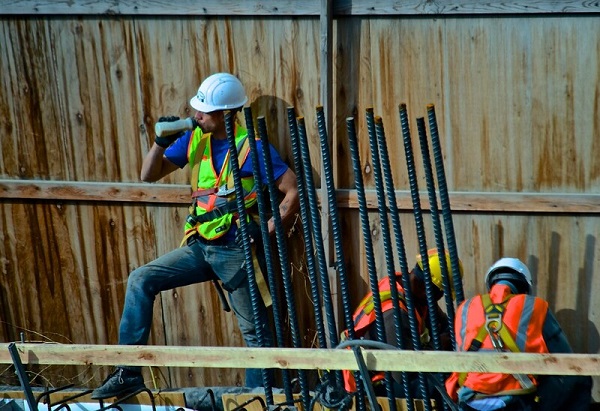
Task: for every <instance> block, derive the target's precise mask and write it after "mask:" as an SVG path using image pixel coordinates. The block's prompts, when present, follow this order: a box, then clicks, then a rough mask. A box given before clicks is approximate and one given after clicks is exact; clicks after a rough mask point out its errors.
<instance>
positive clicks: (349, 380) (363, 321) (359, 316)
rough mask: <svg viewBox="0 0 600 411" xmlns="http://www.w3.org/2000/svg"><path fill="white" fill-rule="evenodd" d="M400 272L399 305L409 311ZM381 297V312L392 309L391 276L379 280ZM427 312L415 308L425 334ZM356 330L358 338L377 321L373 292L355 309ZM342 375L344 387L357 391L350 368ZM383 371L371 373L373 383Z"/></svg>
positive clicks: (420, 327) (398, 283) (381, 376)
mask: <svg viewBox="0 0 600 411" xmlns="http://www.w3.org/2000/svg"><path fill="white" fill-rule="evenodd" d="M400 280H401V279H400V273H396V289H397V290H398V305H399V307H400V309H402V310H404V311H405V312H408V308H407V307H406V302H405V300H404V288H402V285H401V284H400ZM378 288H379V298H380V300H381V313H382V314H383V313H384V312H386V311H389V310H391V309H392V308H393V307H394V303H393V301H392V292H391V288H390V279H389V277H385V278H383V279H381V280H380V281H379V284H378ZM426 315H427V312H426V311H425V312H424V313H423V314H422V315H421V314H420V313H419V312H417V311H416V310H415V316H416V318H417V325H418V327H419V334H420V335H423V334H424V332H425V317H426ZM353 320H354V332H355V337H356V338H361V337H363V336H364V335H365V334H366V333H367V331H368V330H369V328H370V327H371V324H373V323H374V322H375V307H374V303H373V293H371V292H370V293H368V294H367V295H366V296H365V297H364V298H363V299H362V301H361V302H360V304H359V305H358V307H357V309H356V311H354V316H353ZM344 336H345V337H348V331H347V330H346V331H344ZM342 375H343V377H344V387H345V388H346V391H348V392H355V391H356V380H355V379H354V374H353V372H352V371H350V370H342ZM384 375H385V374H384V373H383V372H372V373H371V382H372V383H373V384H376V383H379V382H381V381H382V380H383V379H384V378H385V377H384Z"/></svg>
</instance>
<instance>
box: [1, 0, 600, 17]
mask: <svg viewBox="0 0 600 411" xmlns="http://www.w3.org/2000/svg"><path fill="white" fill-rule="evenodd" d="M320 5H321V2H320V1H319V0H302V1H283V0H262V1H249V0H246V1H243V2H239V1H233V0H221V1H214V0H212V1H210V0H209V1H203V2H202V5H201V6H199V5H198V3H197V2H196V1H194V0H181V1H178V2H177V3H176V4H173V3H170V2H168V1H164V0H126V1H120V2H119V3H117V4H115V3H114V2H111V1H107V0H95V1H82V0H78V1H73V2H66V3H64V2H53V1H32V0H6V1H5V2H4V3H3V8H2V9H0V15H1V14H17V15H21V14H32V15H61V14H82V15H106V16H115V15H136V16H148V15H149V16H152V15H170V16H223V15H225V16H230V15H233V16H294V15H298V16H305V15H317V16H318V15H319V13H320V12H321V9H320ZM332 9H333V12H334V13H335V14H336V15H371V16H376V15H387V16H389V15H421V14H424V15H436V14H441V15H457V14H466V15H471V14H550V13H598V12H599V11H600V10H599V7H598V4H597V3H596V2H593V1H581V0H580V1H571V0H568V1H548V0H536V1H502V2H501V1H486V2H481V1H473V0H454V1H448V2H446V1H440V0H438V1H424V0H410V1H398V0H375V1H370V2H357V1H351V0H336V1H332Z"/></svg>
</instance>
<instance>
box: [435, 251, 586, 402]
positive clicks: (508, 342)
mask: <svg viewBox="0 0 600 411" xmlns="http://www.w3.org/2000/svg"><path fill="white" fill-rule="evenodd" d="M485 283H486V286H487V289H488V292H489V293H488V294H482V295H478V296H475V297H473V298H471V299H469V300H466V301H464V302H463V303H462V304H461V305H460V306H459V307H458V309H457V312H456V317H455V336H456V346H457V350H458V351H473V352H474V351H503V352H530V353H571V352H572V349H571V347H570V345H569V343H568V341H567V339H566V337H565V334H564V333H563V331H562V329H561V327H560V325H559V324H558V322H557V321H556V319H555V317H554V315H553V314H552V312H551V311H550V310H549V308H548V303H547V302H546V301H544V300H542V299H541V298H538V297H534V296H532V295H531V294H532V280H531V273H530V272H529V269H528V268H527V266H526V265H525V264H523V263H522V262H521V261H520V260H519V259H517V258H501V259H500V260H498V261H497V262H496V263H494V265H492V266H491V267H490V269H489V270H488V272H487V274H486V277H485ZM591 387H592V380H591V378H590V377H587V376H574V377H566V376H543V375H542V376H534V375H525V374H514V375H512V374H489V373H476V372H472V373H453V374H452V375H451V376H450V377H449V378H448V379H447V381H446V389H447V391H448V394H449V395H450V396H451V397H452V398H453V399H454V400H455V401H458V404H459V409H460V410H462V411H471V410H486V411H496V410H518V411H521V410H522V411H530V410H542V411H553V410H570V411H578V410H587V409H588V408H589V404H590V401H591Z"/></svg>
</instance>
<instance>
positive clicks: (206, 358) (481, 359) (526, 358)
mask: <svg viewBox="0 0 600 411" xmlns="http://www.w3.org/2000/svg"><path fill="white" fill-rule="evenodd" d="M2 346H4V349H3V350H0V363H3V364H10V363H12V359H11V358H10V355H9V354H8V348H7V347H8V344H0V347H2ZM17 349H18V350H19V351H20V355H21V361H23V363H24V364H71V365H75V364H78V365H80V364H96V365H110V364H130V365H139V366H150V365H151V366H172V367H189V366H191V367H208V368H218V367H237V366H239V365H240V364H244V365H246V366H248V367H253V368H278V369H322V370H323V369H326V370H353V371H358V364H357V362H356V358H355V357H354V353H353V352H352V351H351V350H341V349H340V350H336V349H306V348H304V349H303V348H241V347H232V348H227V347H174V346H168V347H167V346H108V345H77V344H17ZM362 355H363V359H364V361H365V364H366V365H367V368H368V369H369V370H372V371H425V372H451V371H458V372H469V371H478V372H491V373H505V374H513V373H519V374H521V373H529V372H531V373H534V374H539V375H542V374H544V375H552V374H559V375H600V367H598V364H599V363H600V356H598V355H595V354H531V353H517V354H514V353H495V352H489V353H477V352H443V351H411V350H369V349H368V348H363V349H362Z"/></svg>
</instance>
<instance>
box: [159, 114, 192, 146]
mask: <svg viewBox="0 0 600 411" xmlns="http://www.w3.org/2000/svg"><path fill="white" fill-rule="evenodd" d="M177 120H179V117H177V116H166V117H159V119H158V122H159V123H170V122H172V121H177ZM184 134H185V131H180V132H179V133H175V134H171V135H168V136H162V137H158V136H156V138H155V139H154V142H155V143H156V144H157V145H159V146H161V147H162V148H167V147H169V146H170V145H171V144H173V143H174V142H175V140H177V139H178V138H179V137H181V136H183V135H184Z"/></svg>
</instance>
